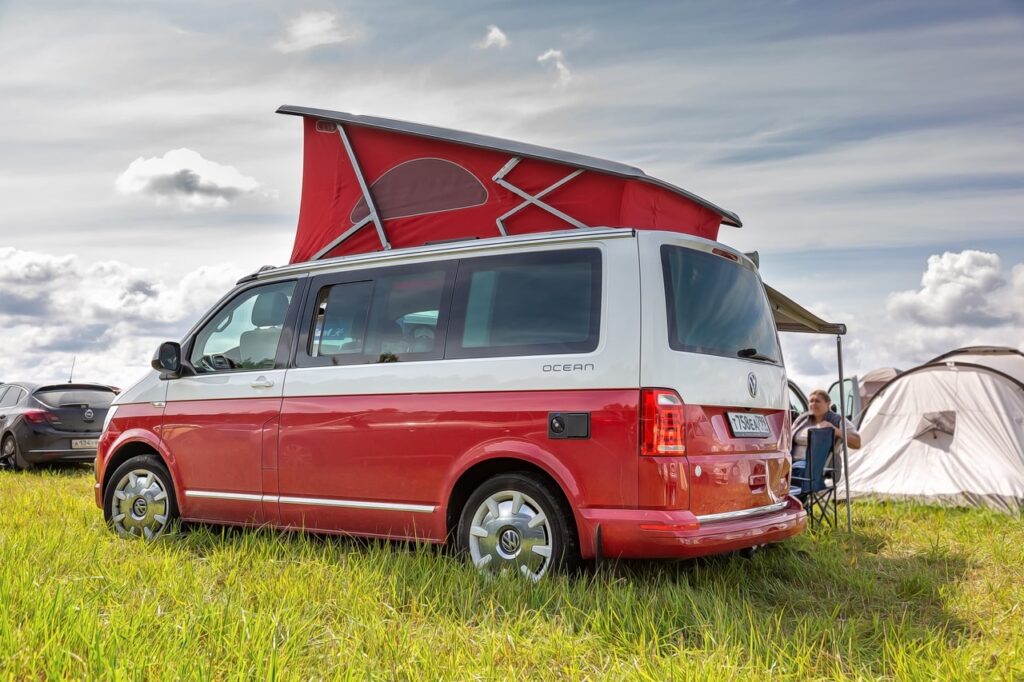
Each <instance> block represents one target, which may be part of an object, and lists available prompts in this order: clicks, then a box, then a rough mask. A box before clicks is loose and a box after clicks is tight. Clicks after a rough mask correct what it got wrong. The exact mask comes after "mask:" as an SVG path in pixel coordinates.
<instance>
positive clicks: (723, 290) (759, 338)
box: [661, 245, 782, 363]
mask: <svg viewBox="0 0 1024 682" xmlns="http://www.w3.org/2000/svg"><path fill="white" fill-rule="evenodd" d="M661 261H662V267H663V269H664V276H665V298H666V301H667V304H668V337H669V345H670V346H671V347H672V349H673V350H679V351H688V352H691V353H706V354H709V355H722V356H725V357H731V358H736V357H741V358H751V359H754V360H761V361H764V362H773V363H778V362H780V359H781V357H782V354H781V352H780V351H779V341H778V336H777V335H776V332H775V322H774V320H773V319H772V313H771V309H770V308H769V307H768V299H767V297H766V296H765V293H764V287H763V286H762V285H761V280H760V278H759V277H758V276H757V273H755V272H754V271H752V270H749V269H747V268H745V267H743V266H742V265H740V264H739V263H736V262H733V261H732V260H729V259H727V258H725V257H723V256H718V255H715V254H712V253H707V252H705V251H697V250H694V249H688V248H683V247H680V246H668V245H665V246H663V247H662V248H661Z"/></svg>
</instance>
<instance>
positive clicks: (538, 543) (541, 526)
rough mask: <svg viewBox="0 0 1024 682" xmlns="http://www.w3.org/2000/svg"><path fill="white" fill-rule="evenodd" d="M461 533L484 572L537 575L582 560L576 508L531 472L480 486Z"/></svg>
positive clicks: (469, 502)
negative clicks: (574, 518)
mask: <svg viewBox="0 0 1024 682" xmlns="http://www.w3.org/2000/svg"><path fill="white" fill-rule="evenodd" d="M457 538H458V544H459V547H460V548H461V549H462V550H464V551H465V552H467V553H468V554H469V558H470V560H471V561H472V562H473V565H474V566H476V567H477V569H478V570H480V571H481V572H482V573H503V572H507V571H512V572H514V573H517V574H519V575H522V576H523V577H525V578H527V579H529V580H532V581H537V580H540V579H541V578H542V577H544V575H545V574H547V573H548V572H549V571H551V570H565V569H570V568H572V567H573V566H575V565H576V563H577V562H578V561H579V541H578V539H577V537H576V529H575V525H574V524H573V521H572V511H571V510H570V509H569V507H568V505H567V504H566V503H565V501H564V500H563V499H562V497H561V495H560V493H559V492H558V491H557V490H556V489H555V488H554V487H553V486H552V485H551V484H550V483H548V482H546V481H544V480H542V479H540V478H539V477H536V476H534V475H531V474H527V473H510V474H500V475H498V476H494V477H493V478H490V479H488V480H487V481H485V482H484V483H483V484H482V485H481V486H480V487H479V488H477V489H476V491H475V492H474V493H473V494H472V495H471V496H470V498H469V500H467V501H466V505H465V507H463V509H462V516H461V517H460V519H459V527H458V532H457Z"/></svg>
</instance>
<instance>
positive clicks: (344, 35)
mask: <svg viewBox="0 0 1024 682" xmlns="http://www.w3.org/2000/svg"><path fill="white" fill-rule="evenodd" d="M339 20H344V21H343V22H341V21H339ZM339 23H344V27H342V26H339ZM363 34H364V29H363V27H362V26H360V25H359V24H357V23H355V22H353V21H352V20H350V19H347V18H346V17H343V16H342V15H340V14H338V13H336V12H319V11H310V12H303V13H302V14H300V15H299V16H298V17H296V18H295V19H293V20H292V21H291V22H290V23H289V24H288V28H287V31H286V33H285V36H284V38H282V39H281V40H278V41H277V42H275V43H274V45H273V47H274V49H275V50H277V51H278V52H284V53H289V52H304V51H306V50H309V49H312V48H314V47H319V46H321V45H333V44H335V43H343V42H346V41H349V40H358V39H359V38H361V37H362V36H363Z"/></svg>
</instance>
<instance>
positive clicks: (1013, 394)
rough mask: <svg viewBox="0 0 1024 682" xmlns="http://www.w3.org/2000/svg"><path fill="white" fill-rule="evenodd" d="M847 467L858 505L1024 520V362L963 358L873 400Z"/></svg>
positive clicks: (905, 376)
mask: <svg viewBox="0 0 1024 682" xmlns="http://www.w3.org/2000/svg"><path fill="white" fill-rule="evenodd" d="M860 432H861V436H862V437H863V439H864V447H863V448H861V449H860V450H858V451H856V452H855V453H854V454H853V455H852V456H851V457H850V466H849V467H848V469H847V471H848V472H849V476H848V477H847V478H848V479H849V487H850V490H851V492H852V494H853V495H870V496H878V497H888V498H897V499H912V500H918V501H921V502H926V503H933V504H949V505H956V506H984V507H990V508H993V509H998V510H1000V511H1004V512H1019V511H1021V510H1024V354H1022V353H1021V352H1020V351H1018V350H1016V349H1014V348H1000V347H990V346H975V347H970V348H960V349H958V350H954V351H951V352H949V353H946V354H944V355H940V356H939V357H937V358H935V359H934V360H930V361H929V362H926V363H925V364H923V365H921V366H920V367H916V368H914V369H911V370H908V371H906V372H903V373H902V374H900V375H898V376H896V377H895V378H893V379H892V380H891V381H889V383H887V384H886V385H885V386H883V387H882V388H881V390H879V392H878V393H876V394H875V397H874V398H873V399H872V400H871V402H870V403H868V406H867V407H866V408H865V410H864V417H863V418H862V420H861V426H860Z"/></svg>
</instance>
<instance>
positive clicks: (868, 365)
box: [781, 249, 1024, 390]
mask: <svg viewBox="0 0 1024 682" xmlns="http://www.w3.org/2000/svg"><path fill="white" fill-rule="evenodd" d="M807 307H808V308H809V309H810V310H812V311H813V312H815V313H816V314H818V315H820V316H821V317H823V318H824V319H828V320H839V321H842V322H845V323H846V325H847V328H848V329H849V331H850V333H849V334H848V335H847V336H846V337H844V339H843V355H844V364H845V366H846V373H847V375H853V374H863V373H865V372H867V371H869V370H872V369H875V368H878V367H899V368H901V369H910V368H911V367H916V366H917V365H920V364H921V363H923V362H927V361H928V360H931V359H932V358H934V357H937V356H938V355H941V354H942V353H945V352H947V351H950V350H953V349H955V348H962V347H964V346H978V345H992V346H1011V347H1016V348H1019V349H1020V350H1022V351H1024V263H1018V264H1016V265H1014V266H1013V267H1012V268H1010V269H1009V271H1007V270H1006V268H1005V267H1004V266H1003V265H1002V263H1001V260H1000V258H999V256H998V255H997V254H995V253H991V252H987V251H978V250H972V249H967V250H964V251H960V252H946V253H942V254H934V255H932V256H930V257H929V258H928V265H927V267H926V269H925V271H924V273H923V275H922V277H921V287H920V288H919V289H915V290H910V291H897V292H892V293H891V294H890V295H889V296H888V305H887V306H886V308H885V312H884V313H883V314H878V313H876V312H875V311H874V310H870V311H862V312H861V314H854V313H850V312H840V311H837V310H833V309H830V307H829V306H828V305H823V304H811V305H808V306H807ZM781 341H782V347H783V353H784V355H785V358H786V368H787V371H788V373H789V375H790V377H791V378H793V379H794V380H795V381H796V382H797V383H798V384H799V385H800V386H801V387H802V388H803V389H804V390H810V389H811V388H815V387H822V388H827V387H828V385H829V384H831V382H833V381H835V379H836V372H837V368H836V357H835V351H836V346H835V339H834V338H833V337H830V336H828V337H825V336H812V335H805V334H783V335H781Z"/></svg>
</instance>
